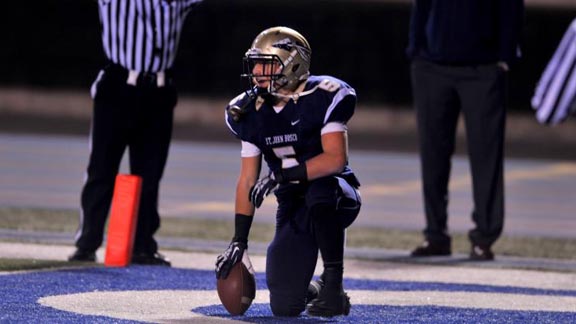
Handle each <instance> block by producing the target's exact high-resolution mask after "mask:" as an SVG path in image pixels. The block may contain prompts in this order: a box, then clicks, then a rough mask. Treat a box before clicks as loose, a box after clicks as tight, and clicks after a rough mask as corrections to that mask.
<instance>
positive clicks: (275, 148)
mask: <svg viewBox="0 0 576 324" xmlns="http://www.w3.org/2000/svg"><path fill="white" fill-rule="evenodd" d="M315 87H316V89H315V90H314V91H313V92H312V93H310V94H307V95H303V96H301V97H299V98H298V99H297V100H296V101H294V100H290V101H289V102H288V103H287V104H286V106H284V108H283V109H282V110H281V111H280V112H276V111H275V110H274V109H273V107H272V106H270V105H269V104H268V103H267V102H259V103H258V105H257V104H256V102H257V101H258V100H252V102H251V103H249V104H248V106H246V112H245V114H243V115H242V118H241V119H240V120H239V121H238V122H236V121H234V119H232V118H231V117H230V116H228V115H227V117H226V124H227V125H228V127H229V128H230V130H231V131H232V133H234V135H235V136H236V137H237V138H239V139H241V140H243V141H246V142H250V143H252V144H254V145H255V146H257V147H258V148H259V149H260V151H261V152H262V154H263V156H264V159H265V161H266V163H267V164H268V167H269V168H270V170H272V171H276V170H278V169H280V168H282V167H285V168H286V167H290V166H293V165H295V163H286V162H287V161H290V160H291V162H293V161H294V160H296V161H297V162H298V164H301V163H304V162H305V161H306V160H309V159H310V158H312V157H314V156H316V155H318V154H320V153H322V141H321V134H320V131H321V130H322V128H323V127H324V126H325V125H326V124H328V123H330V122H339V123H342V124H346V123H347V122H348V120H349V119H350V118H351V117H352V115H353V114H354V109H355V107H356V92H355V90H354V89H353V88H352V87H350V86H349V85H348V84H346V83H345V82H344V81H341V80H338V79H336V78H334V77H330V76H310V77H309V78H308V80H307V82H306V86H305V88H304V90H303V91H302V92H303V93H305V92H306V91H309V90H311V89H314V88H315ZM246 100H251V99H250V98H248V96H247V95H246V94H241V95H239V96H238V97H236V98H234V99H233V100H232V101H231V102H230V104H229V106H232V105H238V106H242V102H243V101H246ZM260 101H261V100H260ZM257 106H259V107H258V108H257ZM227 109H228V107H227ZM350 171H351V170H350V169H349V168H348V167H346V170H345V173H349V172H350Z"/></svg>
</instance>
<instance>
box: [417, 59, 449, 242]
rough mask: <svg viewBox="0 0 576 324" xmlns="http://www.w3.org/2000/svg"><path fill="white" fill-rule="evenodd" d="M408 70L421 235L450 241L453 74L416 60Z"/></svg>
mask: <svg viewBox="0 0 576 324" xmlns="http://www.w3.org/2000/svg"><path fill="white" fill-rule="evenodd" d="M411 73H412V88H413V96H414V105H415V109H416V117H417V124H418V138H419V145H420V147H419V148H420V163H421V172H422V187H423V198H424V212H425V214H426V227H425V229H424V236H425V237H426V239H427V240H428V241H430V242H435V243H449V242H450V236H449V234H448V199H449V196H448V181H449V178H450V171H451V166H452V164H451V158H452V154H453V153H454V142H455V132H456V125H457V121H458V115H459V112H460V108H459V101H458V98H457V96H456V93H455V90H454V88H453V81H452V79H451V77H452V76H451V75H450V74H449V73H448V71H444V68H443V67H441V66H438V65H435V64H432V63H428V62H424V61H415V62H414V63H413V64H412V70H411Z"/></svg>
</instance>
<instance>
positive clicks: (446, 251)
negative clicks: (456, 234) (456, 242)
mask: <svg viewBox="0 0 576 324" xmlns="http://www.w3.org/2000/svg"><path fill="white" fill-rule="evenodd" d="M451 254H452V250H451V248H450V243H442V244H441V243H431V242H429V241H424V242H423V243H422V245H420V246H419V247H417V248H416V249H414V250H413V251H412V252H411V253H410V256H412V257H424V256H439V255H451Z"/></svg>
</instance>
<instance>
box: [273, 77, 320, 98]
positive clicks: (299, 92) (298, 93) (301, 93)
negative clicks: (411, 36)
mask: <svg viewBox="0 0 576 324" xmlns="http://www.w3.org/2000/svg"><path fill="white" fill-rule="evenodd" d="M305 85H306V82H302V84H300V85H299V86H298V88H296V91H294V92H293V93H291V94H282V93H278V92H271V93H270V94H271V95H272V96H274V97H276V98H280V99H292V100H294V103H296V102H298V99H300V97H304V96H307V95H309V94H311V93H313V92H314V91H316V89H318V86H319V85H316V86H314V88H312V89H310V90H306V91H302V90H303V89H304V86H305Z"/></svg>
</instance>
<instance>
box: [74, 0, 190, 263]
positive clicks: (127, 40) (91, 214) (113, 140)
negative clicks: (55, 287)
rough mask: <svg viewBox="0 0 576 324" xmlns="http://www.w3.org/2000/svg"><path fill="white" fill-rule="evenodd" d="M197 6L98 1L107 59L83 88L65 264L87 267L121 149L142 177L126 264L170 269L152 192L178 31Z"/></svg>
mask: <svg viewBox="0 0 576 324" xmlns="http://www.w3.org/2000/svg"><path fill="white" fill-rule="evenodd" d="M200 1H201V0H172V1H170V0H99V1H98V7H99V14H100V22H101V28H102V45H103V48H104V52H105V54H106V57H107V61H108V62H107V64H106V66H105V67H104V68H103V69H102V70H101V71H100V73H99V74H98V77H97V78H96V80H95V81H94V83H93V85H92V88H91V91H90V92H91V95H92V98H93V99H94V107H93V110H94V111H93V119H92V127H91V132H90V160H89V163H88V168H87V174H86V182H85V184H84V187H83V190H82V195H81V205H82V211H81V215H80V226H79V229H78V233H77V235H76V251H75V252H74V253H73V254H72V255H71V256H70V257H69V258H68V259H69V261H83V262H95V261H96V253H95V252H96V250H97V249H98V248H99V247H100V245H101V244H102V241H103V235H104V226H105V223H106V219H107V217H108V212H109V209H110V204H111V200H112V194H113V189H114V181H115V177H116V175H117V173H118V170H119V167H120V162H121V160H122V156H123V155H124V151H125V150H126V148H128V149H129V150H128V152H129V160H130V172H131V173H132V174H135V175H139V176H141V177H142V180H143V181H142V192H141V197H140V207H139V214H138V222H137V229H136V235H135V241H134V252H133V255H132V263H135V264H152V265H164V266H170V262H169V261H168V260H167V259H166V258H165V257H164V256H162V255H161V254H159V253H158V244H157V243H156V240H155V239H154V233H155V232H156V231H157V230H158V228H159V227H160V215H159V214H158V191H159V184H160V179H161V178H162V173H163V171H164V167H165V165H166V160H167V158H168V150H169V146H170V140H171V136H172V124H173V111H174V107H175V106H176V102H177V93H176V88H175V86H174V84H173V82H172V73H171V68H172V65H173V63H174V59H175V57H176V52H177V49H178V42H179V38H180V35H181V32H182V27H183V25H184V21H185V19H186V17H187V15H188V14H189V13H190V11H191V9H192V8H193V7H194V6H195V5H196V4H198V3H199V2H200Z"/></svg>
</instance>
